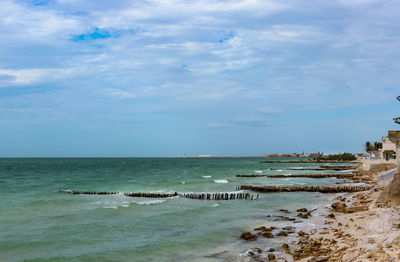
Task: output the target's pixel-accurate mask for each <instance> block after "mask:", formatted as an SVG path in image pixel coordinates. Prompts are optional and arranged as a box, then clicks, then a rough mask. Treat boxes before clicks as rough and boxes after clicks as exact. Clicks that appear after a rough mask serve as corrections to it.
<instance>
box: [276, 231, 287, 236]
mask: <svg viewBox="0 0 400 262" xmlns="http://www.w3.org/2000/svg"><path fill="white" fill-rule="evenodd" d="M287 235H288V234H287V233H286V232H285V231H281V232H279V233H278V236H280V237H286V236H287Z"/></svg>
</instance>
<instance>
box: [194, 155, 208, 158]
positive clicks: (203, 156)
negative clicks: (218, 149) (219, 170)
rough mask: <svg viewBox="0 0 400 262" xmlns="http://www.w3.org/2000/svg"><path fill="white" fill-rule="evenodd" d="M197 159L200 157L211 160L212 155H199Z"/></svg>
mask: <svg viewBox="0 0 400 262" xmlns="http://www.w3.org/2000/svg"><path fill="white" fill-rule="evenodd" d="M197 157H200V158H211V157H212V155H198V156H197Z"/></svg>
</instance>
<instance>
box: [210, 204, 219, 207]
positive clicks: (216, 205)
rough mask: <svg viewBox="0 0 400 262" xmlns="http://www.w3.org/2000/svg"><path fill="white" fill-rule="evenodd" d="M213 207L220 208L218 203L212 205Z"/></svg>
mask: <svg viewBox="0 0 400 262" xmlns="http://www.w3.org/2000/svg"><path fill="white" fill-rule="evenodd" d="M211 206H212V207H219V205H218V204H217V203H215V204H213V205H211Z"/></svg>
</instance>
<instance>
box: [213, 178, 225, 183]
mask: <svg viewBox="0 0 400 262" xmlns="http://www.w3.org/2000/svg"><path fill="white" fill-rule="evenodd" d="M214 182H215V183H217V184H226V183H228V180H227V179H216V180H214Z"/></svg>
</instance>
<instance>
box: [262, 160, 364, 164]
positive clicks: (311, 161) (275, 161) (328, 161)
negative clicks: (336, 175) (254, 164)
mask: <svg viewBox="0 0 400 262" xmlns="http://www.w3.org/2000/svg"><path fill="white" fill-rule="evenodd" d="M260 163H286V164H292V163H345V164H355V163H357V161H339V160H310V159H308V160H264V161H261V162H260Z"/></svg>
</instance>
